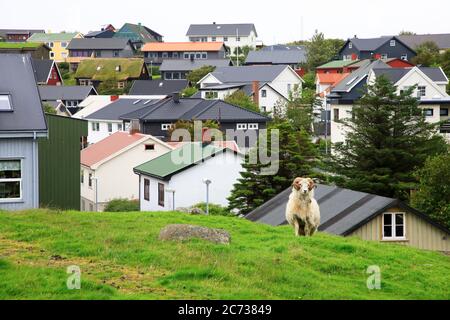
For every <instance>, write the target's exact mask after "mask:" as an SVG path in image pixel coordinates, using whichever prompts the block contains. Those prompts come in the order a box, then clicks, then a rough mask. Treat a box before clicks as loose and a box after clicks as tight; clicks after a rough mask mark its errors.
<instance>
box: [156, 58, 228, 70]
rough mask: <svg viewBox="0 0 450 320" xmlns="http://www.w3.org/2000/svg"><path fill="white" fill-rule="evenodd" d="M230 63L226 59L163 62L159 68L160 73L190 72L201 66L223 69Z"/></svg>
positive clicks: (170, 60)
mask: <svg viewBox="0 0 450 320" xmlns="http://www.w3.org/2000/svg"><path fill="white" fill-rule="evenodd" d="M230 64H231V61H230V60H228V59H209V60H193V61H191V60H188V59H178V60H172V59H168V60H164V61H163V62H162V64H161V66H160V67H159V70H160V71H192V70H195V69H198V68H201V67H203V66H213V67H216V68H218V67H225V66H229V65H230Z"/></svg>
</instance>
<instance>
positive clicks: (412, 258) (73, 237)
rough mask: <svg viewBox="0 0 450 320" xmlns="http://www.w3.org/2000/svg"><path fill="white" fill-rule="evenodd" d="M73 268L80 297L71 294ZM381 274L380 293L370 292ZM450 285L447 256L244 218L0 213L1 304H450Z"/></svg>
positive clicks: (76, 294) (28, 212) (40, 212)
mask: <svg viewBox="0 0 450 320" xmlns="http://www.w3.org/2000/svg"><path fill="white" fill-rule="evenodd" d="M172 223H185V224H194V225H201V226H207V227H215V228H223V229H226V230H228V231H229V232H230V233H231V236H232V243H231V245H229V246H223V245H215V244H212V243H209V242H205V241H203V240H192V241H187V242H183V243H176V242H161V241H159V240H158V234H159V231H160V230H161V229H162V228H163V227H165V226H166V225H168V224H172ZM70 265H78V266H79V267H80V268H81V272H82V275H81V279H82V282H81V290H68V289H67V288H66V280H67V277H68V274H66V269H67V267H68V266H70ZM372 265H377V266H379V267H380V268H381V272H382V274H381V290H368V289H367V286H366V281H367V277H368V275H367V274H366V270H367V268H368V267H369V266H372ZM449 283H450V258H449V257H448V256H445V255H443V254H441V253H435V252H427V251H420V250H416V249H413V248H407V247H404V246H400V245H389V244H379V243H371V242H364V241H361V240H359V239H356V238H340V237H335V236H330V235H326V234H321V233H319V234H318V235H316V236H314V237H312V238H295V237H294V236H293V232H292V230H291V229H290V228H289V227H278V228H273V227H269V226H265V225H260V224H256V223H252V222H248V221H245V220H242V219H238V218H230V217H219V216H210V217H205V216H191V215H185V214H180V213H80V212H55V211H45V210H37V211H27V212H15V213H13V212H0V299H450V287H449V285H448V284H449Z"/></svg>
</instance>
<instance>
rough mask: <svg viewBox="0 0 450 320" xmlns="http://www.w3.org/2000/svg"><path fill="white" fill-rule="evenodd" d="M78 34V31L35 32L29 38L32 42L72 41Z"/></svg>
mask: <svg viewBox="0 0 450 320" xmlns="http://www.w3.org/2000/svg"><path fill="white" fill-rule="evenodd" d="M77 35H78V32H70V33H67V32H61V33H35V34H33V35H32V36H31V37H29V38H28V40H27V41H30V42H33V41H34V42H49V41H70V40H72V39H73V38H75V37H76V36H77Z"/></svg>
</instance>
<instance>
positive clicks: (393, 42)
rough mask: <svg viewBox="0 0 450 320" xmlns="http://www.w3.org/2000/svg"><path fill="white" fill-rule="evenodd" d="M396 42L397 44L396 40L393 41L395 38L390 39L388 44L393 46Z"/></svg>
mask: <svg viewBox="0 0 450 320" xmlns="http://www.w3.org/2000/svg"><path fill="white" fill-rule="evenodd" d="M396 44H397V42H396V41H395V39H392V40H391V41H390V42H389V45H390V46H391V47H395V46H396Z"/></svg>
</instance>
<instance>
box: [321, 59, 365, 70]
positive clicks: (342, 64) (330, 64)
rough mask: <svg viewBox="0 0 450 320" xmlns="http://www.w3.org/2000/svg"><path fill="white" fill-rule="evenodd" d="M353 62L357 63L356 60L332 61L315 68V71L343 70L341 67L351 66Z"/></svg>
mask: <svg viewBox="0 0 450 320" xmlns="http://www.w3.org/2000/svg"><path fill="white" fill-rule="evenodd" d="M355 62H358V60H334V61H330V62H327V63H325V64H323V65H321V66H319V67H317V69H323V68H343V67H346V66H349V65H351V64H354V63H355Z"/></svg>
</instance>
